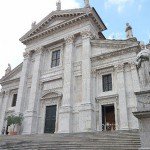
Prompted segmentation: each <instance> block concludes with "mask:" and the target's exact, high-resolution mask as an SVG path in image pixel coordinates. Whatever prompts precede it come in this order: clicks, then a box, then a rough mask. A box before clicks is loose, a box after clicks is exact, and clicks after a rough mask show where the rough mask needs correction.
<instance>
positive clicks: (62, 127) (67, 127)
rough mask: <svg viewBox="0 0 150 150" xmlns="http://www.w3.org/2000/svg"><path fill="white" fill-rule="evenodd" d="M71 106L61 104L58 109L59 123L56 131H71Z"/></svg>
mask: <svg viewBox="0 0 150 150" xmlns="http://www.w3.org/2000/svg"><path fill="white" fill-rule="evenodd" d="M72 119H73V118H72V107H71V106H62V107H61V108H60V111H59V121H58V122H59V124H58V132H57V133H72V132H73V131H72V129H73V127H72Z"/></svg>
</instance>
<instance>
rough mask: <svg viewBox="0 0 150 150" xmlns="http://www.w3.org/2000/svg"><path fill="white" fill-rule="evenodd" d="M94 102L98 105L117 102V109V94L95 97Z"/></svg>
mask: <svg viewBox="0 0 150 150" xmlns="http://www.w3.org/2000/svg"><path fill="white" fill-rule="evenodd" d="M95 100H96V102H97V103H99V104H100V105H109V104H117V105H116V106H117V109H118V107H119V106H118V103H119V101H118V100H119V95H118V94H113V95H107V96H100V97H96V98H95Z"/></svg>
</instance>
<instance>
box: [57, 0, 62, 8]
mask: <svg viewBox="0 0 150 150" xmlns="http://www.w3.org/2000/svg"><path fill="white" fill-rule="evenodd" d="M56 9H57V10H61V1H60V0H57V2H56Z"/></svg>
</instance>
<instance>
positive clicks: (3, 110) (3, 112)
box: [0, 91, 10, 134]
mask: <svg viewBox="0 0 150 150" xmlns="http://www.w3.org/2000/svg"><path fill="white" fill-rule="evenodd" d="M3 94H4V96H3V99H2V106H1V112H0V113H1V115H0V134H1V131H2V128H3V127H4V122H5V117H6V110H7V103H8V100H9V95H10V91H5V92H4V93H3Z"/></svg>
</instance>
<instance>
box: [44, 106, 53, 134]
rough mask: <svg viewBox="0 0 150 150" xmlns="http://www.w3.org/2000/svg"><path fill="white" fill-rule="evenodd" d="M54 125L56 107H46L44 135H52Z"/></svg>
mask: <svg viewBox="0 0 150 150" xmlns="http://www.w3.org/2000/svg"><path fill="white" fill-rule="evenodd" d="M55 124H56V105H53V106H46V114H45V129H44V133H54V132H55Z"/></svg>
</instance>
